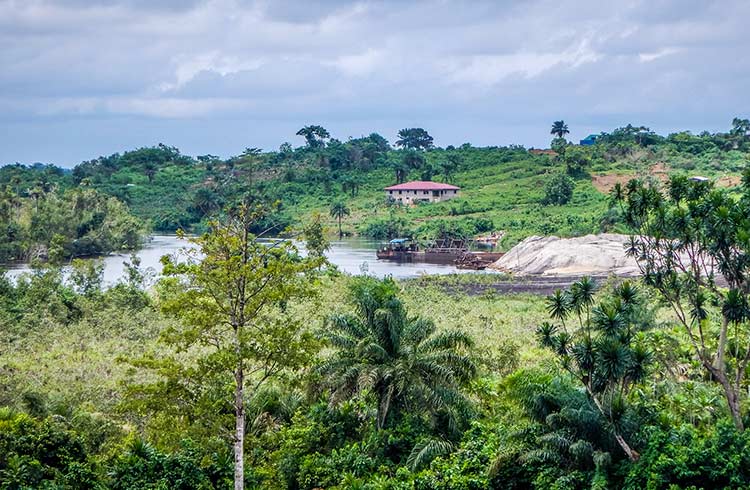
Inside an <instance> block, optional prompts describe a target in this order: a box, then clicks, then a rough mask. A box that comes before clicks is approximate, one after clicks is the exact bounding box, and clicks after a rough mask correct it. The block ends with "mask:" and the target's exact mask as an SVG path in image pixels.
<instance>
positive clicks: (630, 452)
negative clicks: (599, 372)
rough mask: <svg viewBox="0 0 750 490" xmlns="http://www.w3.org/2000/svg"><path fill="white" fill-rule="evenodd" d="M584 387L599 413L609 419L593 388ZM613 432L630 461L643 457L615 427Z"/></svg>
mask: <svg viewBox="0 0 750 490" xmlns="http://www.w3.org/2000/svg"><path fill="white" fill-rule="evenodd" d="M584 386H586V391H587V392H588V394H589V398H590V399H591V401H593V402H594V405H595V406H596V408H597V410H599V413H600V414H602V415H603V416H604V417H605V418H609V417H608V416H607V412H606V411H605V410H604V407H602V404H601V403H600V402H599V400H598V399H597V398H596V397H595V396H594V393H593V392H592V391H591V388H590V387H589V386H588V385H585V384H584ZM612 432H613V433H614V435H615V440H616V441H617V444H619V446H620V447H621V448H622V450H623V451H624V452H625V454H627V455H628V459H630V461H638V459H639V458H640V457H641V455H640V454H639V453H638V451H636V450H635V449H633V448H632V447H630V444H628V442H627V441H626V440H625V438H624V437H622V436H621V435H620V434H619V433H618V432H617V429H616V428H614V425H613V427H612Z"/></svg>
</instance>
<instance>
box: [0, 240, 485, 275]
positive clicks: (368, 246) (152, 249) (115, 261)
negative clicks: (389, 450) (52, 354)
mask: <svg viewBox="0 0 750 490" xmlns="http://www.w3.org/2000/svg"><path fill="white" fill-rule="evenodd" d="M379 245H381V242H378V241H374V240H366V239H359V238H348V239H343V240H335V241H332V242H331V248H330V249H329V250H328V252H326V256H327V257H328V260H329V261H330V262H331V263H332V264H335V265H336V266H337V267H338V268H339V270H341V271H342V272H346V273H348V274H353V275H360V274H365V273H366V274H369V275H374V276H377V277H385V276H392V277H394V278H409V277H418V276H420V275H424V274H452V273H455V272H475V271H468V270H461V269H457V268H456V267H455V266H454V265H449V264H425V263H419V262H394V261H390V260H379V259H378V258H377V257H375V251H376V250H377V249H378V246H379ZM186 246H189V243H187V242H186V241H184V240H180V239H179V238H177V237H176V236H174V235H155V236H153V237H152V238H151V241H150V242H148V243H147V244H146V246H144V247H143V248H142V249H141V250H139V251H138V252H137V253H136V255H137V256H138V257H140V259H141V268H142V269H144V270H149V269H150V270H151V272H152V275H153V276H158V275H159V273H160V272H161V263H160V262H159V259H160V258H161V256H162V255H167V254H174V253H179V252H180V250H181V249H182V248H184V247H186ZM300 248H301V250H302V251H303V252H304V248H303V247H300ZM128 258H129V255H128V254H112V255H107V256H105V257H103V260H104V283H105V284H114V283H116V282H117V281H119V280H120V278H121V277H122V275H123V272H124V270H125V268H124V266H123V262H124V261H126V260H128ZM0 268H5V269H7V271H8V272H7V274H8V276H10V277H11V278H15V277H17V276H18V275H20V274H22V273H24V272H29V271H30V269H29V266H28V264H23V263H16V264H4V265H3V264H0Z"/></svg>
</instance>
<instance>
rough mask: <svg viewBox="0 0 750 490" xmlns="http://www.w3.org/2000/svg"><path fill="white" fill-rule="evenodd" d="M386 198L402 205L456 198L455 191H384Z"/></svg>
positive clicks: (457, 193)
mask: <svg viewBox="0 0 750 490" xmlns="http://www.w3.org/2000/svg"><path fill="white" fill-rule="evenodd" d="M385 195H386V197H388V198H389V199H393V200H394V201H396V202H400V203H403V204H413V203H416V202H420V201H427V202H440V201H447V200H448V199H453V198H454V197H458V195H459V191H457V190H439V191H385Z"/></svg>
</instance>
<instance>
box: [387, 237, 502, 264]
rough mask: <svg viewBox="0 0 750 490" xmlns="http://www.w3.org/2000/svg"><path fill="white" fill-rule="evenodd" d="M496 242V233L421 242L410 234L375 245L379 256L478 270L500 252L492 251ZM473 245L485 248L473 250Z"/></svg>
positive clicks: (494, 258)
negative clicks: (484, 235)
mask: <svg viewBox="0 0 750 490" xmlns="http://www.w3.org/2000/svg"><path fill="white" fill-rule="evenodd" d="M496 242H497V238H496V237H488V238H486V239H474V240H463V239H445V240H434V241H432V242H429V243H427V244H425V245H423V246H422V245H420V244H419V243H417V242H416V241H414V240H412V239H411V238H395V239H393V240H391V241H390V242H388V243H387V244H386V245H384V246H382V247H379V248H378V251H377V253H376V255H377V257H378V259H381V260H394V261H399V262H425V263H428V264H455V266H456V267H458V268H459V269H474V270H482V269H485V268H486V267H487V266H488V265H490V264H492V263H493V262H495V261H496V260H498V259H499V258H500V257H502V256H503V252H495V251H494V249H495V246H496ZM477 248H483V249H489V250H488V251H487V250H476V249H477Z"/></svg>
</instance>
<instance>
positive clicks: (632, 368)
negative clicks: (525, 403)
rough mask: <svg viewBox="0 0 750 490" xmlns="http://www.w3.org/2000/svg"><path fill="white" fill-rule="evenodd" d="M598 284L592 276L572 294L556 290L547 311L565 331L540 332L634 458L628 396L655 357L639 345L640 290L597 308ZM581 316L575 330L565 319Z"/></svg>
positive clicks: (619, 292)
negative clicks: (628, 436) (627, 414)
mask: <svg viewBox="0 0 750 490" xmlns="http://www.w3.org/2000/svg"><path fill="white" fill-rule="evenodd" d="M594 292H595V284H594V282H593V281H591V280H590V279H589V278H583V279H582V280H580V281H578V282H576V283H574V284H573V285H572V286H571V288H570V290H569V291H566V292H564V293H563V292H561V291H556V292H555V294H554V295H552V296H550V297H549V298H548V299H547V311H548V312H549V313H550V317H552V319H553V320H560V321H561V322H562V330H561V329H560V328H559V327H558V326H557V325H555V324H551V323H549V322H544V323H543V324H542V325H540V326H539V328H538V329H537V337H538V339H539V341H540V343H541V344H542V345H543V346H544V347H547V348H549V349H550V350H552V351H553V352H554V353H555V355H556V356H557V357H558V358H559V360H560V365H561V366H562V367H563V368H564V369H566V370H567V371H568V372H569V373H570V374H571V375H572V376H573V377H574V378H575V379H576V380H577V381H578V382H579V383H580V384H581V385H582V386H583V387H584V389H585V390H586V393H587V394H588V396H589V399H590V400H591V402H592V403H593V405H594V406H595V407H596V410H597V411H598V413H599V415H600V416H601V417H603V418H604V419H605V420H606V422H607V424H606V425H607V426H609V427H611V428H612V435H613V436H614V439H615V440H616V441H617V444H618V445H619V446H620V448H622V450H623V452H624V453H625V454H626V455H627V456H628V458H630V459H631V460H633V461H634V460H637V459H638V453H637V452H636V451H635V450H634V449H633V448H632V447H631V445H630V443H629V442H628V441H627V440H626V436H625V434H624V433H623V428H622V426H623V419H624V415H625V409H626V408H627V403H626V398H627V394H628V392H629V391H630V390H631V389H632V387H633V386H635V385H636V384H638V383H639V382H641V381H642V380H643V379H644V376H645V374H646V369H647V367H648V364H649V362H650V360H651V355H650V353H649V352H648V351H647V350H646V349H645V348H644V347H643V345H641V344H640V343H639V342H638V341H637V335H636V334H637V333H638V332H639V330H641V329H643V328H644V325H643V324H642V323H641V320H642V314H641V306H642V305H641V300H640V297H639V294H638V291H637V289H636V288H635V286H633V285H632V284H631V283H630V282H628V281H625V282H623V283H622V284H621V285H620V286H618V287H617V288H615V291H614V295H613V297H611V298H607V299H605V300H604V301H602V302H600V303H599V304H598V305H596V306H594ZM572 314H575V316H576V317H577V318H578V327H577V328H575V329H573V330H572V331H570V330H569V329H570V328H571V326H570V325H568V326H566V325H565V319H566V318H568V317H569V316H570V315H572Z"/></svg>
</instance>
